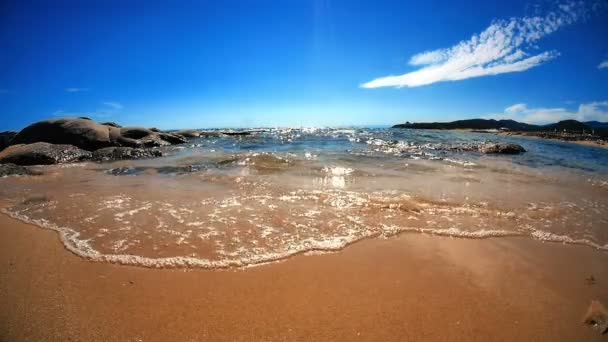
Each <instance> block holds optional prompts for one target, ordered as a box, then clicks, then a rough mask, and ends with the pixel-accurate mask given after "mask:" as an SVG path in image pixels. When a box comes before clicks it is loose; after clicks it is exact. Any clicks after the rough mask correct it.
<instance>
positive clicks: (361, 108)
mask: <svg viewBox="0 0 608 342" xmlns="http://www.w3.org/2000/svg"><path fill="white" fill-rule="evenodd" d="M600 3H601V1H600ZM605 7H606V6H597V4H596V3H594V2H592V1H589V2H585V3H579V2H568V1H562V2H553V1H544V0H543V1H517V0H515V1H501V2H493V1H462V2H458V3H456V2H454V1H434V0H426V1H419V2H418V1H416V2H414V1H411V2H407V1H365V2H364V1H354V0H344V1H332V0H317V1H313V0H309V1H305V0H286V1H278V0H277V1H262V0H260V1H253V0H252V1H246V0H242V1H232V0H225V1H192V2H188V1H135V0H132V1H114V0H103V1H95V0H91V1H52V2H51V1H38V2H33V1H26V0H19V1H17V0H15V1H9V0H6V1H2V2H1V3H0V113H2V114H1V115H2V120H1V121H0V130H4V129H20V128H23V127H24V126H26V125H28V124H29V123H31V122H34V121H37V120H42V119H46V118H52V117H63V116H89V117H92V118H94V119H96V120H99V121H116V122H118V123H121V124H127V125H142V126H149V127H151V126H156V127H159V128H165V129H171V128H182V127H251V126H325V125H329V126H347V125H382V124H387V125H388V124H394V123H400V122H404V121H449V120H456V119H462V118H473V117H486V118H490V117H494V118H502V117H505V118H514V119H518V120H523V121H527V122H533V123H542V122H547V121H556V120H561V119H564V118H570V117H572V118H577V119H581V120H592V119H598V120H602V121H608V39H606V37H608V24H606V23H608V11H607V10H606V8H605ZM602 63H605V64H602ZM388 76H394V77H388Z"/></svg>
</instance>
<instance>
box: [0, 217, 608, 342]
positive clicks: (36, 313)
mask: <svg viewBox="0 0 608 342" xmlns="http://www.w3.org/2000/svg"><path fill="white" fill-rule="evenodd" d="M0 237H1V238H0V260H2V264H1V265H2V266H0V306H2V307H5V308H12V310H4V311H3V313H0V340H5V339H6V340H11V341H22V340H47V341H60V340H68V339H70V338H71V339H72V340H90V341H95V340H132V341H133V340H141V341H160V340H167V339H171V340H200V339H211V340H310V339H317V340H352V339H354V338H357V339H360V340H403V339H404V338H405V339H410V340H420V339H425V340H442V339H446V338H449V339H450V340H463V341H464V340H467V341H472V340H479V341H483V340H515V339H523V340H563V341H568V340H598V341H599V340H602V338H603V336H601V335H600V334H599V333H598V332H597V331H595V330H593V329H591V328H589V327H587V326H585V325H584V324H583V323H582V317H583V315H584V313H585V311H586V309H587V307H588V305H589V303H590V301H591V300H593V299H598V300H600V301H601V302H603V303H606V302H608V287H606V286H605V284H606V281H608V270H607V269H606V268H605V267H604V266H605V265H606V263H607V262H608V255H606V253H604V252H601V251H596V250H593V249H591V248H588V247H585V246H576V245H567V244H564V245H561V244H555V243H542V242H539V241H534V240H531V239H526V238H517V237H507V238H497V239H482V240H476V239H475V240H471V239H453V238H449V237H440V236H428V235H425V234H402V235H400V236H396V237H392V238H389V239H368V240H366V241H361V242H359V243H357V244H354V245H352V246H350V247H349V248H346V249H344V250H342V251H339V252H336V253H329V254H320V255H299V256H294V257H292V258H289V259H287V260H284V261H282V262H276V263H271V264H265V265H260V266H258V267H251V268H246V269H242V268H240V269H222V270H204V269H149V268H141V267H133V266H124V265H116V264H109V263H98V262H91V261H88V260H85V259H82V258H80V257H78V256H76V255H73V254H72V253H70V252H68V251H67V250H65V248H64V246H63V245H62V244H61V242H60V241H59V238H58V236H57V234H56V233H55V232H53V231H50V230H44V229H41V228H39V227H36V226H33V225H28V224H25V223H22V222H20V221H18V220H15V219H12V218H10V217H8V216H6V215H0ZM590 276H593V278H594V279H596V283H594V284H588V283H587V282H586V281H585V279H586V278H588V277H590ZM445 284H450V286H445ZM159 326H160V327H165V328H163V329H160V330H159V329H158V327H159Z"/></svg>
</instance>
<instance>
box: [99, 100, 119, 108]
mask: <svg viewBox="0 0 608 342" xmlns="http://www.w3.org/2000/svg"><path fill="white" fill-rule="evenodd" d="M101 104H103V105H104V106H107V107H110V108H112V109H115V110H120V109H123V108H124V106H123V105H122V104H120V103H119V102H114V101H106V102H102V103H101Z"/></svg>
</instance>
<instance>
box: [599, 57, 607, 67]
mask: <svg viewBox="0 0 608 342" xmlns="http://www.w3.org/2000/svg"><path fill="white" fill-rule="evenodd" d="M597 68H598V69H608V59H607V60H605V61H603V62H602V63H600V65H598V66H597Z"/></svg>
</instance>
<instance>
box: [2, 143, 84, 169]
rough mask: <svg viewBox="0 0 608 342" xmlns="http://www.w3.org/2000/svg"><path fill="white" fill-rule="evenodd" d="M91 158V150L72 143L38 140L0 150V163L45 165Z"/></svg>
mask: <svg viewBox="0 0 608 342" xmlns="http://www.w3.org/2000/svg"><path fill="white" fill-rule="evenodd" d="M90 158H91V152H89V151H85V150H82V149H80V148H78V147H76V146H72V145H55V144H49V143H45V142H38V143H33V144H28V145H12V146H9V147H7V148H6V149H5V150H4V151H2V152H0V163H13V164H17V165H47V164H58V163H71V162H77V161H83V160H87V159H90Z"/></svg>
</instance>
